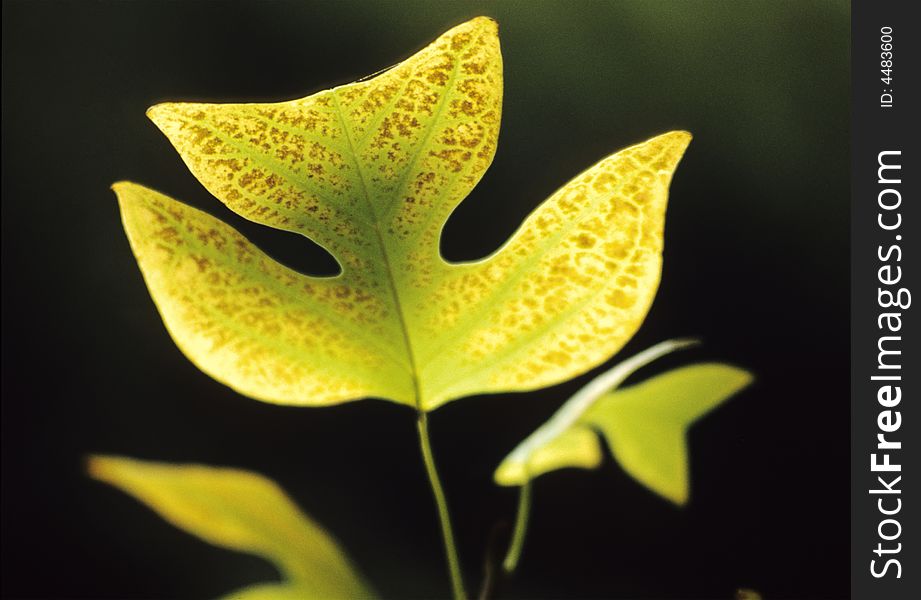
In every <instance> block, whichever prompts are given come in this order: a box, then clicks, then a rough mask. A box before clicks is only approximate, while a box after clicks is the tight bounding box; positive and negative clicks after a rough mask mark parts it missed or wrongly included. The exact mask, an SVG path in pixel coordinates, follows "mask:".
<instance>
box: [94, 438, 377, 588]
mask: <svg viewBox="0 0 921 600" xmlns="http://www.w3.org/2000/svg"><path fill="white" fill-rule="evenodd" d="M88 470H89V473H90V475H91V476H92V477H94V478H95V479H98V480H100V481H104V482H106V483H109V484H111V485H113V486H115V487H117V488H119V489H121V490H123V491H124V492H127V493H128V494H130V495H132V496H134V497H135V498H137V499H138V500H140V501H141V502H143V503H145V504H147V505H148V506H149V507H150V508H152V509H153V510H154V511H155V512H157V513H158V514H159V515H160V516H161V517H163V518H164V519H166V520H167V521H169V522H170V523H172V524H173V525H175V526H176V527H179V528H180V529H183V530H185V531H188V532H189V533H192V534H194V535H196V536H198V537H199V538H201V539H203V540H205V541H206V542H209V543H211V544H214V545H215V546H220V547H222V548H229V549H231V550H237V551H240V552H246V553H249V554H255V555H258V556H261V557H263V558H265V559H266V560H268V561H269V562H271V563H273V564H274V565H275V566H276V567H277V568H278V570H279V572H280V573H281V574H282V576H283V577H284V578H285V582H284V583H281V584H277V583H272V584H260V585H256V586H252V587H248V588H245V589H243V590H240V591H238V592H235V593H233V594H230V595H229V596H227V597H228V598H237V599H240V600H244V599H245V600H261V599H263V598H264V599H269V598H272V599H279V598H291V599H294V598H371V597H374V594H373V593H372V592H371V590H370V588H369V587H368V586H367V585H366V584H365V582H364V581H363V579H362V577H361V576H360V575H359V574H358V573H357V571H356V570H355V568H354V566H353V565H352V564H351V562H350V561H349V559H348V557H347V556H346V554H345V552H344V551H343V550H342V548H340V546H339V544H338V543H336V541H335V540H334V539H333V538H332V537H330V535H329V534H328V533H326V531H324V530H323V528H322V527H320V526H319V525H317V524H316V523H315V522H314V521H313V520H311V519H310V518H309V517H308V516H307V515H305V514H304V513H303V512H301V510H300V509H299V508H298V507H297V506H296V505H295V504H294V502H292V500H291V499H290V498H289V497H288V496H287V495H286V494H285V493H284V491H282V490H281V489H280V488H279V487H278V486H277V485H276V484H275V483H274V482H273V481H271V480H269V479H266V478H265V477H263V476H261V475H258V474H256V473H252V472H249V471H242V470H239V469H229V468H216V467H207V466H202V465H173V464H168V463H157V462H147V461H140V460H134V459H129V458H122V457H114V456H94V457H91V458H90V460H89V465H88Z"/></svg>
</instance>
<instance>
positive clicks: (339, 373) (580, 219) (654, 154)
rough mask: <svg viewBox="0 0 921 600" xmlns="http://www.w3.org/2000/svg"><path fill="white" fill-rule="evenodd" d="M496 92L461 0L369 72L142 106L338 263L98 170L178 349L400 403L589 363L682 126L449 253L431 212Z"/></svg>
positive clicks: (486, 137) (637, 266)
mask: <svg viewBox="0 0 921 600" xmlns="http://www.w3.org/2000/svg"><path fill="white" fill-rule="evenodd" d="M501 104H502V60H501V55H500V52H499V40H498V32H497V27H496V24H495V22H494V21H492V20H490V19H487V18H483V17H480V18H476V19H473V20H471V21H469V22H467V23H464V24H462V25H459V26H458V27H455V28H454V29H452V30H450V31H448V32H447V33H445V34H444V35H442V36H441V37H440V38H438V39H437V40H436V41H435V42H433V43H432V44H431V45H429V46H428V47H426V48H424V49H423V50H421V51H420V52H418V53H417V54H415V55H414V56H412V57H410V58H409V59H407V60H406V61H404V62H402V63H400V64H398V65H397V66H395V67H393V68H392V69H389V70H387V71H385V72H384V73H382V74H380V75H377V76H376V77H373V78H371V79H368V80H365V81H359V82H357V83H353V84H349V85H345V86H341V87H337V88H334V89H331V90H327V91H322V92H319V93H317V94H314V95H311V96H308V97H306V98H303V99H299V100H294V101H289V102H280V103H272V104H196V103H167V104H161V105H157V106H155V107H153V108H152V109H150V111H149V116H150V118H151V119H152V120H153V121H154V123H156V124H157V126H158V127H160V129H161V130H162V131H163V132H164V133H165V134H166V135H167V137H168V138H169V139H170V141H171V142H172V143H173V145H174V146H175V147H176V149H177V150H178V152H179V154H180V156H181V157H182V159H183V160H184V161H185V163H186V164H187V165H188V167H189V169H190V170H191V171H192V173H193V174H194V175H195V176H196V177H197V178H198V179H199V180H200V181H201V182H202V184H203V185H204V186H205V187H206V188H207V189H208V190H209V191H210V192H211V193H212V194H214V195H215V196H216V197H217V198H218V199H219V200H221V201H222V202H223V203H224V204H226V205H227V206H228V207H229V208H230V209H231V210H233V211H235V212H237V213H239V214H240V215H242V216H244V217H246V218H247V219H250V220H253V221H255V222H258V223H262V224H265V225H268V226H271V227H275V228H278V229H284V230H288V231H293V232H297V233H299V234H302V235H305V236H308V237H309V238H311V239H312V240H314V241H316V242H317V243H319V244H321V245H322V246H323V247H325V248H326V249H328V250H329V251H330V252H331V253H332V255H333V256H334V257H335V258H336V259H337V260H338V262H339V264H340V266H341V268H342V273H341V274H340V275H338V276H336V277H329V278H321V277H309V276H305V275H302V274H299V273H297V272H294V271H292V270H291V269H288V268H286V267H283V266H281V265H279V264H277V263H275V262H274V261H272V260H271V259H270V258H268V257H267V256H266V255H265V254H263V253H262V252H261V251H260V250H258V249H257V248H255V247H254V246H253V245H252V244H250V243H249V242H248V241H247V240H245V239H244V238H243V237H241V236H240V235H239V234H237V233H236V232H235V231H233V230H232V229H231V228H230V227H228V226H227V225H224V224H223V223H222V222H221V221H219V220H218V219H215V218H214V217H211V216H209V215H207V214H205V213H203V212H201V211H198V210H195V209H192V208H189V207H187V206H185V205H183V204H181V203H179V202H177V201H175V200H172V199H170V198H168V197H167V196H164V195H162V194H159V193H157V192H153V191H152V190H148V189H146V188H143V187H142V186H138V185H136V184H130V183H122V184H117V185H116V186H115V190H116V192H117V194H118V197H119V201H120V204H121V207H122V215H123V220H124V223H125V228H126V231H127V233H128V237H129V240H130V241H131V245H132V248H133V250H134V252H135V254H136V256H137V259H138V262H139V264H140V266H141V269H142V271H143V273H144V277H145V280H146V282H147V285H148V287H149V289H150V292H151V294H152V296H153V298H154V301H155V302H156V304H157V306H158V308H159V310H160V313H161V315H162V316H163V319H164V321H165V322H166V325H167V328H168V329H169V331H170V333H171V334H172V337H173V338H174V340H175V341H176V342H177V344H178V345H179V347H180V348H181V349H182V350H183V352H184V353H185V354H186V355H187V356H188V357H189V358H190V359H191V360H192V361H193V362H195V363H196V364H197V365H198V366H199V367H201V368H202V369H203V370H204V371H205V372H207V373H208V374H210V375H211V376H212V377H214V378H215V379H218V380H219V381H222V382H224V383H226V384H228V385H230V386H232V387H234V388H235V389H237V390H239V391H240V392H242V393H244V394H246V395H249V396H252V397H254V398H258V399H261V400H266V401H269V402H276V403H285V404H301V405H309V404H312V405H326V404H333V403H337V402H343V401H347V400H354V399H359V398H364V397H378V398H384V399H389V400H392V401H395V402H399V403H403V404H406V405H410V406H413V407H417V408H420V409H422V410H432V409H434V408H436V407H438V406H440V405H441V404H444V403H445V402H448V401H450V400H453V399H456V398H459V397H462V396H465V395H470V394H477V393H493V392H507V391H520V390H529V389H534V388H538V387H542V386H546V385H550V384H553V383H557V382H560V381H563V380H566V379H568V378H571V377H573V376H575V375H577V374H580V373H582V372H584V371H586V370H588V369H590V368H592V367H594V366H596V365H598V364H599V363H601V362H603V361H605V360H607V359H608V358H609V357H610V356H612V355H613V354H614V353H615V352H616V351H617V350H619V349H620V348H621V347H622V346H623V344H624V343H625V342H626V341H627V340H628V339H629V338H630V337H631V336H632V335H633V333H634V332H635V331H636V329H637V328H638V327H639V325H640V323H641V322H642V320H643V318H644V317H645V315H646V312H647V311H648V309H649V306H650V304H651V302H652V299H653V296H654V294H655V291H656V288H657V286H658V282H659V275H660V271H661V252H662V239H663V227H664V215H665V207H666V201H667V195H668V186H669V182H670V179H671V177H672V173H673V171H674V169H675V167H676V165H677V163H678V161H679V160H680V158H681V155H682V153H683V152H684V149H685V147H686V146H687V144H688V142H689V140H690V135H689V134H687V133H686V132H671V133H667V134H664V135H661V136H658V137H655V138H653V139H651V140H649V141H646V142H643V143H641V144H638V145H635V146H632V147H630V148H627V149H625V150H622V151H620V152H618V153H616V154H614V155H612V156H610V157H608V158H605V159H604V160H602V161H601V162H599V163H598V164H596V165H594V166H593V167H591V168H590V169H588V170H587V171H585V172H584V173H582V174H581V175H578V176H577V177H576V178H575V179H573V180H572V181H570V182H569V183H568V184H566V185H565V186H563V187H562V188H561V189H560V190H558V191H557V192H556V193H554V194H553V195H552V196H551V197H550V198H549V199H547V200H546V201H545V202H543V203H542V204H541V205H540V206H539V207H538V208H537V209H536V210H535V211H534V213H533V214H531V215H530V216H529V217H528V218H527V219H526V220H525V222H524V223H523V224H522V226H521V227H520V228H519V230H518V231H517V232H516V233H515V234H514V235H513V236H512V237H511V238H510V239H509V240H508V241H507V242H506V243H505V244H504V245H503V246H502V247H501V248H500V249H499V250H497V251H496V252H495V253H494V254H492V255H491V256H489V257H487V258H485V259H483V260H480V261H476V262H471V263H461V264H450V263H448V262H446V261H445V260H444V259H443V258H442V257H441V256H440V253H439V239H440V236H441V231H442V228H443V226H444V224H445V221H446V220H447V218H448V216H449V215H450V214H451V212H452V211H453V210H454V208H455V207H456V206H457V204H458V203H459V202H460V201H461V200H463V198H464V197H465V196H466V195H467V194H468V193H469V192H470V191H471V189H472V188H473V187H474V186H475V185H476V183H477V182H478V181H479V179H480V177H482V175H483V173H484V172H485V170H486V168H487V167H488V166H489V164H490V162H491V160H492V157H493V154H494V153H495V150H496V143H497V138H498V132H499V121H500V116H501ZM494 201H497V202H499V201H502V199H494Z"/></svg>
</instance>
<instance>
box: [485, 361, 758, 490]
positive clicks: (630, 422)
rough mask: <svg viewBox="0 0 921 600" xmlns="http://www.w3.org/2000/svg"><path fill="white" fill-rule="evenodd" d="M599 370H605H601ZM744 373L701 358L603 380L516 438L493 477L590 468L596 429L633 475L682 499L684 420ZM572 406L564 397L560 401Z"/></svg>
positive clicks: (724, 394) (513, 482)
mask: <svg viewBox="0 0 921 600" xmlns="http://www.w3.org/2000/svg"><path fill="white" fill-rule="evenodd" d="M658 348H660V349H661V347H658ZM647 352H648V351H647ZM659 354H661V352H660V353H659ZM647 358H648V355H647ZM635 359H636V357H634V359H631V360H635ZM640 362H642V364H645V363H646V362H649V361H648V360H645V361H640ZM642 364H637V363H634V365H632V366H633V367H636V368H638V367H639V366H642ZM621 366H622V365H619V366H618V367H621ZM627 370H628V371H630V372H632V371H633V370H635V368H630V369H627ZM627 374H629V372H628V373H627ZM605 375H608V373H605V374H604V375H602V377H604V376H605ZM596 381H597V380H596ZM620 381H623V377H621V378H620ZM620 381H618V382H617V383H616V384H615V387H616V385H617V384H619V383H620ZM751 381H752V376H751V374H750V373H748V372H747V371H745V370H742V369H739V368H737V367H732V366H729V365H724V364H718V363H701V364H696V365H691V366H687V367H682V368H679V369H675V370H673V371H668V372H666V373H664V374H662V375H659V376H656V377H653V378H652V379H649V380H646V381H644V382H642V383H639V384H637V385H634V386H630V387H627V388H623V389H616V390H614V391H610V386H609V391H606V392H603V393H600V394H598V393H594V394H591V396H592V397H591V399H590V401H588V402H583V403H582V404H581V405H580V406H579V407H578V409H577V410H575V411H571V414H570V418H569V419H567V420H566V422H565V424H563V425H562V426H557V427H548V425H551V424H553V423H555V421H559V415H560V414H561V413H563V412H564V410H563V409H561V411H560V412H558V413H557V415H554V417H553V418H552V419H551V421H549V422H548V424H546V425H545V426H543V427H542V428H541V429H539V430H538V431H536V432H535V433H534V434H533V435H532V436H530V437H529V438H528V439H526V440H525V441H524V442H522V444H520V445H519V446H518V447H517V448H516V449H515V450H514V451H513V452H512V453H511V454H509V456H508V457H507V458H506V459H505V460H504V461H503V462H502V464H501V465H500V466H499V468H498V469H497V470H496V474H495V479H496V482H497V483H499V484H500V485H507V486H517V485H523V484H525V483H526V482H527V481H529V480H530V479H533V478H534V477H537V476H539V475H541V474H543V473H547V472H549V471H552V470H555V469H559V468H563V467H581V468H595V467H597V466H598V465H599V464H600V460H599V458H598V457H599V454H600V452H601V448H600V442H599V440H598V438H597V435H596V434H595V432H598V433H600V434H602V435H603V436H604V437H605V439H606V440H607V443H608V446H609V447H610V449H611V453H612V454H613V456H614V458H615V459H616V460H617V461H618V462H619V463H620V465H621V466H622V467H623V468H624V470H625V471H626V472H627V473H629V474H630V475H631V476H632V477H633V478H634V479H636V480H637V481H639V482H640V483H642V484H643V485H645V486H646V487H648V488H649V489H651V490H652V491H654V492H656V493H657V494H659V495H661V496H663V497H665V498H667V499H669V500H671V501H672V502H674V503H676V504H684V503H686V502H687V499H688V488H689V484H688V450H687V440H686V433H687V429H688V427H690V425H691V424H692V423H694V421H696V420H697V419H698V418H700V417H701V416H703V415H704V414H706V413H707V412H708V411H710V410H711V409H713V408H714V407H715V406H717V405H719V404H720V403H722V402H724V401H725V400H727V399H729V398H730V397H732V396H733V395H734V394H736V393H737V392H738V391H739V390H741V389H742V388H744V387H745V386H747V385H748V384H749V383H750V382H751ZM593 383H594V382H593ZM590 385H591V384H590ZM578 397H579V394H577V395H576V396H574V399H577V398H578ZM584 397H585V396H583V398H584ZM573 406H575V403H572V401H570V402H567V404H566V405H564V409H565V408H573ZM573 412H575V413H576V414H572V413H573ZM577 432H578V433H579V434H580V436H581V437H580V439H581V440H582V441H581V443H580V444H578V445H577V444H574V443H573V441H572V440H573V439H575V435H576V434H577ZM548 457H552V458H548Z"/></svg>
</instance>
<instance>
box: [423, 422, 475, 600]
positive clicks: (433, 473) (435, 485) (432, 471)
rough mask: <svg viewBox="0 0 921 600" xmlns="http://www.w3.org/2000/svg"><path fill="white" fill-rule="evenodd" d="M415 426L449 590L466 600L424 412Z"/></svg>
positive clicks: (449, 519)
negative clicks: (435, 507) (434, 506)
mask: <svg viewBox="0 0 921 600" xmlns="http://www.w3.org/2000/svg"><path fill="white" fill-rule="evenodd" d="M416 426H417V428H418V429H419V446H420V447H421V448H422V460H423V461H424V462H425V470H426V472H427V473H428V476H429V483H430V484H431V486H432V493H433V494H434V495H435V504H437V505H438V519H439V521H440V522H441V535H442V538H443V539H444V545H445V554H446V555H447V558H448V570H449V571H450V572H451V589H452V591H453V592H454V598H455V600H466V598H467V592H466V591H465V590H464V578H463V575H462V574H461V568H460V560H459V559H458V557H457V546H456V544H455V543H454V531H453V530H452V529H451V515H450V514H449V513H448V501H447V499H446V498H445V493H444V490H443V489H442V487H441V480H440V479H439V478H438V470H437V469H436V468H435V459H434V458H433V457H432V445H431V442H430V441H429V427H428V416H427V415H426V413H425V412H423V411H419V418H418V420H417V421H416Z"/></svg>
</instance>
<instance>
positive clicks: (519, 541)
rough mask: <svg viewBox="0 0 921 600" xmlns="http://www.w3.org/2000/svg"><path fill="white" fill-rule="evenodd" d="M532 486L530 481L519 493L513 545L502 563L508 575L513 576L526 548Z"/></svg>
mask: <svg viewBox="0 0 921 600" xmlns="http://www.w3.org/2000/svg"><path fill="white" fill-rule="evenodd" d="M531 485H532V482H531V480H530V479H529V480H528V481H527V482H526V483H525V484H524V485H523V486H521V491H520V492H519V493H518V515H517V516H516V517H515V531H514V532H513V533H512V543H511V545H510V546H509V548H508V553H507V554H506V555H505V560H504V561H503V562H502V570H504V571H505V573H506V575H511V574H512V573H514V572H515V569H516V568H517V567H518V561H519V560H520V559H521V550H522V548H523V547H524V538H525V535H526V534H527V532H528V520H529V517H530V516H531Z"/></svg>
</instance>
